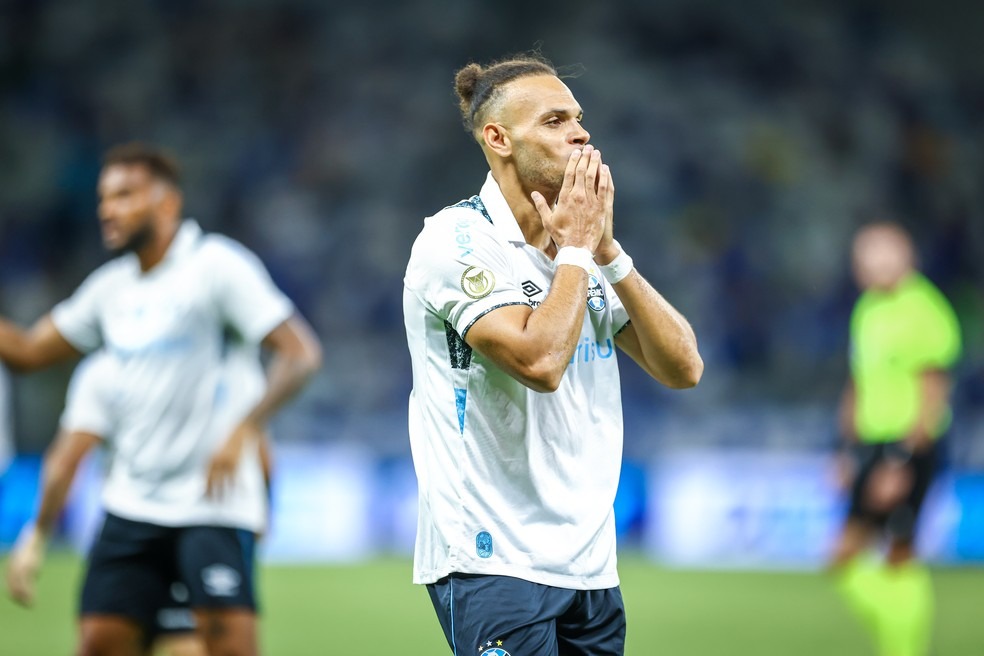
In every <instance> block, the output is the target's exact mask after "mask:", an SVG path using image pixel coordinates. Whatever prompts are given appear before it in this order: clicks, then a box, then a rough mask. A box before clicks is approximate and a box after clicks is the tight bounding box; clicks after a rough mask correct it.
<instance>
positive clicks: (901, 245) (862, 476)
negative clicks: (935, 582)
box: [833, 223, 961, 656]
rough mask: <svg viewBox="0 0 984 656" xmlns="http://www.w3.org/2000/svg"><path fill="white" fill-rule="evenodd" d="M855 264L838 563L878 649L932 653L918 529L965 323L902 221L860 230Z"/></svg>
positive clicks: (894, 653) (896, 655)
mask: <svg viewBox="0 0 984 656" xmlns="http://www.w3.org/2000/svg"><path fill="white" fill-rule="evenodd" d="M853 266H854V275H855V278H856V280H857V283H858V286H859V288H860V289H861V290H862V294H861V297H860V298H859V299H858V301H857V304H856V305H855V307H854V312H853V314H852V316H851V356H850V370H851V378H850V381H849V382H848V384H847V386H846V389H845V392H844V395H843V399H842V403H841V413H840V423H841V431H842V433H843V435H844V438H845V441H846V446H847V449H848V451H849V453H850V456H849V457H848V458H847V460H846V462H847V463H848V467H847V468H848V470H849V474H850V475H849V478H851V479H852V480H853V482H852V483H851V501H850V508H849V511H848V517H847V520H846V522H845V524H844V527H843V531H842V533H841V536H840V540H839V542H838V544H837V546H836V550H835V553H834V560H833V565H834V568H835V571H836V572H837V574H838V577H839V585H840V588H841V591H842V592H843V594H844V595H845V597H846V599H847V601H848V603H849V605H850V607H851V608H852V609H853V610H854V611H855V612H856V613H857V614H858V616H859V617H860V618H861V620H862V621H863V623H864V624H865V626H866V627H867V628H868V629H869V631H870V632H871V634H872V636H873V637H874V639H875V640H876V643H877V644H878V648H879V650H880V653H881V654H882V655H883V656H923V655H925V654H927V653H928V651H929V647H930V638H931V633H932V623H933V591H932V584H931V581H930V578H929V572H928V570H927V569H926V568H925V566H923V565H922V564H920V563H919V562H918V561H917V560H916V554H915V551H914V542H915V529H916V526H917V520H918V517H919V509H920V507H921V505H922V502H923V499H924V497H925V495H926V492H927V490H928V489H929V486H930V483H931V482H932V479H933V474H934V469H935V466H936V458H937V449H938V444H937V441H938V439H939V438H940V436H941V435H942V434H943V433H944V432H945V431H946V429H947V427H948V426H949V423H950V403H949V399H950V387H951V381H950V374H949V370H950V369H951V368H952V367H953V366H954V364H955V363H956V362H957V358H958V357H959V355H960V351H961V343H960V328H959V324H958V322H957V318H956V315H955V313H954V311H953V308H952V307H951V306H950V303H949V302H948V301H947V299H946V298H945V297H944V296H943V294H942V293H941V292H940V291H939V290H938V289H937V288H936V287H935V286H934V285H933V284H932V283H931V282H930V281H929V280H927V279H926V278H925V277H924V276H923V275H921V274H920V273H919V272H917V270H916V255H915V249H914V246H913V243H912V239H911V237H910V236H909V234H908V233H907V232H906V231H905V230H904V229H903V228H902V227H901V226H899V225H896V224H894V223H875V224H871V225H868V226H866V227H864V228H862V229H861V230H860V231H859V232H858V234H857V235H856V237H855V239H854V247H853ZM882 537H887V541H888V543H887V554H886V556H885V562H884V563H882V562H880V561H874V562H873V561H872V560H871V559H870V558H868V557H867V555H866V554H865V552H866V551H867V550H868V549H869V548H870V547H872V546H873V544H874V543H875V542H876V541H877V540H878V539H879V538H882Z"/></svg>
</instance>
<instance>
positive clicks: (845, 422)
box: [837, 380, 858, 445]
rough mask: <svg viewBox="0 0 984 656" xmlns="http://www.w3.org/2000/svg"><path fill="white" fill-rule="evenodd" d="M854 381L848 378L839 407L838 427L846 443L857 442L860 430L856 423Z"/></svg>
mask: <svg viewBox="0 0 984 656" xmlns="http://www.w3.org/2000/svg"><path fill="white" fill-rule="evenodd" d="M855 407H856V406H855V395H854V381H853V380H848V381H847V384H845V385H844V390H843V391H842V392H841V398H840V404H839V405H838V407H837V428H838V430H839V431H840V434H841V438H842V439H843V441H844V443H845V444H848V445H850V444H855V443H856V442H857V441H858V432H857V429H856V428H855V423H854V411H855Z"/></svg>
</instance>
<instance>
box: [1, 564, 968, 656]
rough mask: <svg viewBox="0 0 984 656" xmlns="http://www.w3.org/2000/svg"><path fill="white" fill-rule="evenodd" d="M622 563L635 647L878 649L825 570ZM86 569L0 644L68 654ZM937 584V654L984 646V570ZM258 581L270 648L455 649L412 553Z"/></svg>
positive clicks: (21, 617)
mask: <svg viewBox="0 0 984 656" xmlns="http://www.w3.org/2000/svg"><path fill="white" fill-rule="evenodd" d="M3 565H5V563H4V562H3V561H2V560H0V566H3ZM620 571H621V576H622V591H623V594H624V596H625V603H626V609H627V613H628V621H629V630H628V644H627V649H626V652H627V654H628V655H629V656H661V655H664V654H665V655H666V656H790V654H795V655H796V656H831V655H832V654H837V655H838V656H855V655H856V656H864V655H866V654H872V653H873V652H872V650H871V649H870V647H869V646H868V644H867V642H866V639H865V637H864V636H863V635H862V633H861V632H860V630H859V629H858V628H857V627H856V626H855V624H854V621H853V618H851V617H850V616H849V615H848V614H847V613H846V612H845V611H844V610H843V608H842V607H841V605H840V603H839V599H838V598H837V597H836V595H835V594H834V592H833V590H832V586H831V585H830V584H829V582H828V581H827V580H826V579H825V578H824V577H823V576H822V575H819V574H802V573H797V574H790V573H761V572H692V571H672V570H666V569H663V568H660V567H658V566H656V565H653V564H652V563H651V562H649V561H646V560H643V559H641V558H638V557H623V558H622V560H621V564H620ZM80 572H81V564H80V562H79V560H78V559H77V558H75V557H74V556H69V555H59V554H53V555H52V556H51V557H50V559H49V561H48V563H47V564H46V567H45V570H44V573H43V577H42V580H41V586H40V590H39V599H38V602H37V604H36V607H35V608H34V609H32V610H22V609H20V608H18V607H16V606H14V604H13V603H12V602H10V601H9V600H8V599H7V598H6V596H5V595H4V598H2V599H0V652H2V653H3V654H10V655H11V656H51V655H53V654H69V653H72V645H73V640H74V630H75V629H74V623H73V612H74V610H73V609H74V607H75V603H76V601H75V599H76V593H75V591H76V588H77V585H78V577H79V574H80ZM934 581H935V584H936V590H937V600H938V606H939V608H938V618H937V623H936V626H937V631H936V641H935V646H936V651H935V655H936V656H970V655H972V654H980V653H984V651H982V649H984V647H982V645H984V621H982V620H981V615H980V604H981V599H982V598H984V597H982V591H984V570H979V569H959V570H957V569H954V570H937V571H936V572H934ZM259 585H260V596H261V599H262V603H263V621H262V625H261V631H262V640H263V645H264V653H265V654H268V655H273V656H324V655H325V654H354V655H357V656H361V655H365V656H377V655H378V656H384V655H386V654H406V655H408V656H417V655H421V656H425V655H426V656H429V655H431V654H434V655H440V656H446V655H447V654H450V650H449V649H448V648H447V646H446V644H445V642H444V637H443V635H442V633H441V630H440V627H439V625H438V623H437V619H436V617H435V616H434V612H433V611H432V610H431V607H430V602H429V600H428V599H427V594H426V592H425V590H424V589H423V588H420V587H418V586H414V585H412V584H411V583H410V564H409V563H408V562H407V561H406V560H403V559H381V560H374V561H371V562H369V563H365V564H358V565H346V566H330V567H329V566H309V567H301V566H293V567H285V566H264V567H262V568H261V571H260V584H259ZM468 653H470V652H468Z"/></svg>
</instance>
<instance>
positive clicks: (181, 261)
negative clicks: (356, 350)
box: [52, 221, 293, 530]
mask: <svg viewBox="0 0 984 656" xmlns="http://www.w3.org/2000/svg"><path fill="white" fill-rule="evenodd" d="M292 312H293V306H292V304H291V303H290V301H289V300H288V299H287V298H286V297H285V296H284V295H283V294H282V293H281V292H280V291H279V290H278V289H277V288H276V287H275V286H274V284H273V282H272V281H271V280H270V278H269V276H268V275H267V273H266V270H265V269H264V268H263V266H262V264H261V263H260V262H259V260H258V259H257V258H256V257H255V256H254V255H253V254H252V253H250V252H249V251H248V250H246V249H245V248H243V247H242V246H241V245H239V244H237V243H236V242H234V241H232V240H230V239H227V238H225V237H221V236H218V235H204V234H203V233H202V232H201V229H200V228H199V227H198V225H197V224H196V223H195V222H193V221H185V222H184V224H183V225H182V226H181V228H180V230H179V232H178V234H177V235H176V236H175V239H174V242H173V243H172V244H171V247H170V248H169V250H168V253H167V255H166V256H165V258H164V260H162V261H161V262H160V263H159V264H158V265H157V266H155V267H154V268H153V269H151V270H150V271H148V272H146V273H144V272H142V271H141V270H140V266H139V262H138V261H137V258H136V255H134V254H129V255H125V256H123V257H120V258H118V259H116V260H113V261H111V262H109V263H107V264H105V265H103V266H102V267H100V268H99V269H97V270H96V271H95V272H93V273H92V274H91V275H90V276H89V277H88V278H87V279H86V281H85V282H84V283H83V284H82V286H81V287H79V289H78V291H76V292H75V294H73V295H72V297H71V298H69V299H67V300H66V301H63V302H62V303H60V304H59V305H57V306H56V307H55V309H54V310H53V312H52V318H53V319H54V322H55V325H56V327H57V328H58V330H59V332H60V333H61V334H62V335H63V336H64V337H65V338H66V339H67V340H68V341H69V342H70V343H71V344H72V345H73V346H75V347H76V348H78V349H79V350H80V351H83V352H88V351H92V350H94V349H97V348H100V347H102V348H105V349H106V351H107V352H108V353H109V354H110V355H111V356H112V357H113V359H114V361H115V366H114V372H113V375H114V377H115V378H116V380H115V381H114V385H113V387H114V388H115V389H116V392H115V394H116V396H115V403H116V404H117V405H116V407H115V409H114V412H113V417H114V424H113V425H112V426H111V427H109V428H111V429H112V432H113V435H114V436H115V437H114V440H115V444H116V445H117V446H118V448H120V449H123V448H124V447H125V449H126V451H125V453H126V457H125V458H119V459H115V458H114V465H113V469H112V471H111V473H110V478H109V481H108V482H107V485H106V489H105V493H104V498H105V505H106V509H107V510H108V511H109V512H112V513H114V514H117V515H120V516H121V517H125V518H128V519H135V520H140V521H146V522H151V523H155V524H160V525H165V526H187V525H197V524H208V525H218V526H233V527H239V528H246V529H249V530H259V529H261V528H262V526H263V522H264V517H265V510H264V509H265V501H264V493H263V483H262V474H261V471H260V467H259V463H258V461H256V459H255V458H248V459H244V464H243V468H242V469H241V471H240V472H239V480H238V487H237V489H236V490H235V492H234V493H231V494H225V495H221V496H218V497H214V498H209V497H207V496H206V495H205V482H206V471H207V466H208V462H209V460H210V458H211V456H212V455H213V454H214V453H215V451H216V450H217V449H218V447H219V446H220V445H221V444H222V442H223V441H224V440H225V439H226V438H227V437H228V436H229V431H230V429H231V428H232V426H233V425H234V424H235V421H236V420H238V419H240V418H242V416H243V415H244V414H245V412H246V411H247V410H248V409H249V408H250V407H251V405H252V404H251V403H249V399H250V397H251V396H252V403H255V402H256V400H258V398H259V395H260V394H262V389H263V388H262V385H261V386H260V388H259V390H258V391H257V390H256V389H255V386H253V385H250V384H245V385H244V389H243V390H240V391H239V394H240V395H241V397H240V398H238V399H236V400H235V402H230V400H229V398H228V397H229V394H228V391H227V389H226V382H227V381H226V380H225V378H224V377H225V376H226V375H227V374H226V368H225V367H224V365H223V347H224V343H225V335H226V334H227V331H229V330H231V331H234V332H235V333H237V334H238V335H239V336H240V337H241V339H242V340H243V341H244V342H246V343H250V344H258V343H259V342H260V341H261V340H262V339H263V338H264V337H265V336H266V335H267V334H268V333H269V332H270V331H271V330H272V329H273V328H275V327H276V326H277V325H279V324H280V323H281V322H283V321H284V320H286V319H287V318H288V317H289V316H290V315H291V313H292ZM238 366H241V365H238ZM236 370H237V371H239V369H236ZM237 384H238V383H237ZM251 389H252V390H253V391H252V392H251V391H250V390H251ZM77 405H80V407H81V404H77ZM80 413H81V414H82V416H84V412H82V411H80ZM66 419H68V417H66ZM67 427H68V428H70V429H71V428H81V429H85V428H101V429H104V430H106V429H107V427H106V426H99V425H94V426H85V425H83V424H76V423H75V420H74V419H72V420H71V422H70V423H69V424H68V426H67ZM121 453H122V452H121Z"/></svg>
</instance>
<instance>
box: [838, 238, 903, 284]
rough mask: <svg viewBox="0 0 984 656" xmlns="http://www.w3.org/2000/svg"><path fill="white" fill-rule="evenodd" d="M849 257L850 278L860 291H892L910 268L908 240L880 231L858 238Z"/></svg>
mask: <svg viewBox="0 0 984 656" xmlns="http://www.w3.org/2000/svg"><path fill="white" fill-rule="evenodd" d="M853 256H854V277H855V279H856V280H857V283H858V286H859V287H861V288H862V289H882V290H888V289H892V288H893V287H895V285H896V284H898V282H899V281H900V280H901V279H902V278H903V277H904V276H905V275H906V274H907V273H908V272H909V271H910V270H911V269H912V266H913V252H912V243H911V242H910V241H909V239H908V237H906V236H905V235H904V234H902V233H899V232H898V231H896V230H890V229H887V228H882V227H874V228H869V229H867V230H864V231H862V232H861V233H860V234H858V236H857V238H856V239H855V241H854V253H853Z"/></svg>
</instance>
